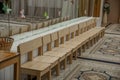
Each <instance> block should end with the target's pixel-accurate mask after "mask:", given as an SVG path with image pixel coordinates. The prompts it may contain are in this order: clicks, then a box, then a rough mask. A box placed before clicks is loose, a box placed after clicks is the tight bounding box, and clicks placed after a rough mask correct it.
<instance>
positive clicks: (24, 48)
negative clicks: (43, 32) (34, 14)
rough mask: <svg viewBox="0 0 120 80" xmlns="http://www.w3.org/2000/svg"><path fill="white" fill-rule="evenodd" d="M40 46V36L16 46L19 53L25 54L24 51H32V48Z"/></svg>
mask: <svg viewBox="0 0 120 80" xmlns="http://www.w3.org/2000/svg"><path fill="white" fill-rule="evenodd" d="M40 46H42V38H41V37H40V38H37V39H34V40H31V41H28V42H25V43H22V44H20V45H19V46H18V52H20V54H25V53H28V52H30V51H33V50H34V49H37V48H39V47H40Z"/></svg>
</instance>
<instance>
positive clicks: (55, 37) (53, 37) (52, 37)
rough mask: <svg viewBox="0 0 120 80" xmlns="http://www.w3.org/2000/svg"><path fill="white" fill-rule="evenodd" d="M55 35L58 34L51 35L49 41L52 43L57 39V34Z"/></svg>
mask: <svg viewBox="0 0 120 80" xmlns="http://www.w3.org/2000/svg"><path fill="white" fill-rule="evenodd" d="M57 33H58V32H54V33H51V40H52V41H55V40H57V39H58V34H57Z"/></svg>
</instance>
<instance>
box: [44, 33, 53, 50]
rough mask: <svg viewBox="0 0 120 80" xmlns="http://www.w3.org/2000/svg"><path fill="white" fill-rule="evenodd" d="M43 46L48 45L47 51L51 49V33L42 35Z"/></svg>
mask: <svg viewBox="0 0 120 80" xmlns="http://www.w3.org/2000/svg"><path fill="white" fill-rule="evenodd" d="M42 42H43V46H46V45H47V51H51V49H52V48H51V37H50V34H47V35H44V36H43V37H42Z"/></svg>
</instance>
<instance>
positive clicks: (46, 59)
mask: <svg viewBox="0 0 120 80" xmlns="http://www.w3.org/2000/svg"><path fill="white" fill-rule="evenodd" d="M34 61H39V62H45V63H50V64H53V63H56V62H58V61H59V57H54V56H44V55H43V56H38V57H36V58H35V59H34Z"/></svg>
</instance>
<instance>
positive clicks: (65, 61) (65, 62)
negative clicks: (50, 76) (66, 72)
mask: <svg viewBox="0 0 120 80" xmlns="http://www.w3.org/2000/svg"><path fill="white" fill-rule="evenodd" d="M66 64H67V60H66V58H65V59H64V69H66Z"/></svg>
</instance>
